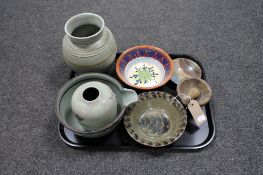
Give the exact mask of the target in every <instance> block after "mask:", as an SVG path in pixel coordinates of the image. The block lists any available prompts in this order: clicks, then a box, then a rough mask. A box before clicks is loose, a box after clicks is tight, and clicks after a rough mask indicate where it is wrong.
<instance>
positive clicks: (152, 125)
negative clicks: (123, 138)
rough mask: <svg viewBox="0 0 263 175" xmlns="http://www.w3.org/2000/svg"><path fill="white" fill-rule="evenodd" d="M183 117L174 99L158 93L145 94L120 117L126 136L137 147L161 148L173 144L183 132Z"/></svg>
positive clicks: (166, 94) (181, 109)
mask: <svg viewBox="0 0 263 175" xmlns="http://www.w3.org/2000/svg"><path fill="white" fill-rule="evenodd" d="M186 124H187V114H186V110H185V109H184V107H183V105H182V104H181V103H180V102H179V101H178V100H177V99H175V97H174V96H172V95H170V94H168V93H166V92H160V91H151V92H145V93H142V94H140V95H139V101H138V102H136V103H133V104H132V105H130V106H129V107H128V108H127V109H126V111H125V114H124V125H125V128H126V130H127V132H128V134H129V135H130V136H131V137H132V138H133V139H134V140H135V141H137V142H138V143H141V144H143V145H145V146H150V147H163V146H166V145H169V144H172V143H173V142H175V141H176V140H177V139H178V138H179V137H180V136H181V135H182V133H183V132H184V130H185V127H186Z"/></svg>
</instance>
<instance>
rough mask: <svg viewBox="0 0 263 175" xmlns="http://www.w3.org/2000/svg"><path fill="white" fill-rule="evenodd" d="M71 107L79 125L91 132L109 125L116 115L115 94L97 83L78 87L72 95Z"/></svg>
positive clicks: (93, 82) (104, 85) (105, 86)
mask: <svg viewBox="0 0 263 175" xmlns="http://www.w3.org/2000/svg"><path fill="white" fill-rule="evenodd" d="M71 107H72V111H73V113H74V114H75V116H77V117H79V121H80V123H81V124H83V125H85V127H87V128H89V129H93V130H96V129H97V128H102V127H104V126H106V125H108V124H110V123H111V121H113V120H114V118H115V117H116V115H117V100H116V97H115V93H114V92H113V91H112V90H111V88H110V87H109V86H108V85H106V84H104V83H101V82H99V81H90V82H87V83H85V84H82V85H81V86H79V87H78V88H77V89H76V90H75V92H74V93H73V95H72V98H71Z"/></svg>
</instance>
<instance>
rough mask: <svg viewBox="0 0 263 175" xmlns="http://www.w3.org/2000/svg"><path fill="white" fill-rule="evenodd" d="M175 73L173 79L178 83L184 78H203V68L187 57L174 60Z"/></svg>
mask: <svg viewBox="0 0 263 175" xmlns="http://www.w3.org/2000/svg"><path fill="white" fill-rule="evenodd" d="M173 64H174V73H173V76H172V78H171V80H172V81H173V82H174V83H176V84H178V83H179V82H180V81H181V80H183V79H184V78H191V77H193V78H201V76H202V70H201V68H200V67H199V65H198V64H197V63H195V62H194V61H192V60H190V59H187V58H177V59H174V60H173Z"/></svg>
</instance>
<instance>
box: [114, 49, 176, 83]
mask: <svg viewBox="0 0 263 175" xmlns="http://www.w3.org/2000/svg"><path fill="white" fill-rule="evenodd" d="M135 59H136V60H135ZM138 62H142V63H144V64H143V66H141V67H139V68H138V67H136V66H135V67H134V68H135V69H134V71H135V72H137V74H128V75H127V69H130V68H131V67H132V66H133V65H131V64H136V63H138ZM149 63H152V64H149ZM154 69H155V70H154ZM144 70H147V71H148V72H149V73H147V72H145V71H144ZM128 71H129V70H128ZM140 71H141V74H140V75H139V73H138V72H140ZM142 71H144V72H142ZM116 72H117V74H118V76H119V78H120V79H121V80H122V81H124V82H125V83H126V84H128V85H130V86H132V87H135V88H138V87H146V88H147V86H145V85H143V84H146V83H147V81H148V80H149V81H151V80H153V79H157V77H158V76H159V79H160V80H159V81H158V80H154V81H155V82H156V83H151V84H149V85H148V88H150V87H154V86H161V85H163V84H164V83H166V82H167V81H168V80H169V79H170V78H171V76H172V74H173V62H172V59H171V58H170V56H169V55H168V54H167V53H166V52H164V51H163V50H161V49H159V48H157V47H154V46H136V47H133V48H131V49H129V50H127V51H126V52H124V53H123V54H122V55H121V56H120V57H119V59H118V61H117V65H116ZM131 76H132V77H131ZM129 77H130V78H137V79H136V81H134V83H131V82H130V81H129V80H128V78H129ZM138 77H141V78H138Z"/></svg>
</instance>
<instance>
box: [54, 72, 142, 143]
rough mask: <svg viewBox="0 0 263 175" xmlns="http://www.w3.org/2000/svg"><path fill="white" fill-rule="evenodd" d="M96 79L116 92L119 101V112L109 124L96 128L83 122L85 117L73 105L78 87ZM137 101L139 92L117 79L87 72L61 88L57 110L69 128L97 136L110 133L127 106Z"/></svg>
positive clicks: (58, 115) (91, 136)
mask: <svg viewBox="0 0 263 175" xmlns="http://www.w3.org/2000/svg"><path fill="white" fill-rule="evenodd" d="M94 81H96V82H100V83H103V84H105V85H107V86H108V87H109V88H110V89H111V90H112V92H113V93H114V94H115V98H116V102H117V114H116V115H115V116H114V117H113V118H112V120H111V121H110V123H109V124H108V125H105V126H103V127H100V128H96V129H95V128H94V127H93V128H89V126H87V125H85V124H83V123H81V121H83V119H82V118H80V117H79V116H77V115H76V114H75V113H74V112H73V110H72V106H71V105H72V104H71V101H72V95H73V93H74V92H75V91H76V89H78V88H79V87H80V86H82V85H83V84H86V83H89V82H94ZM137 101H138V96H137V93H136V92H135V91H134V90H132V89H126V88H123V87H122V85H121V84H120V83H119V82H118V81H117V80H116V79H114V78H112V77H110V76H108V75H106V74H102V73H86V74H81V75H79V76H77V77H75V78H73V79H71V80H70V81H68V82H67V83H66V84H65V85H64V86H63V87H62V88H61V89H60V91H59V93H58V95H57V99H56V107H55V110H56V116H57V118H58V120H59V122H60V123H61V124H63V125H64V126H65V127H66V128H67V129H69V130H71V131H72V132H74V133H75V134H77V135H79V136H83V137H87V138H95V137H101V136H104V135H106V134H108V133H110V132H111V131H112V130H113V129H114V128H115V127H116V126H117V125H118V124H119V122H120V121H121V119H122V117H123V113H124V111H125V109H126V107H127V106H128V105H130V104H131V103H134V102H137ZM104 108H106V105H104V106H103V107H101V110H103V109H104ZM91 123H92V122H91Z"/></svg>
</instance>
